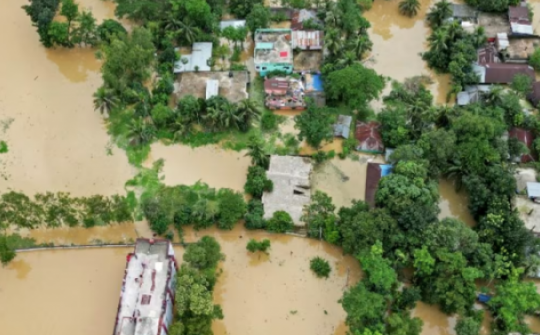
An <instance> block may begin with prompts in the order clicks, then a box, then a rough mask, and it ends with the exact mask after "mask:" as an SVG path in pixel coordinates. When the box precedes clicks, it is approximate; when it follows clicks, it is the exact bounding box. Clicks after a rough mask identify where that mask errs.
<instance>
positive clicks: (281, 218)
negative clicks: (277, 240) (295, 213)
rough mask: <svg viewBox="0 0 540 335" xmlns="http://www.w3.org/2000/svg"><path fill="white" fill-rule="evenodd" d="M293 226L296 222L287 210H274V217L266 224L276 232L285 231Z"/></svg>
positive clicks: (268, 228) (267, 227)
mask: <svg viewBox="0 0 540 335" xmlns="http://www.w3.org/2000/svg"><path fill="white" fill-rule="evenodd" d="M293 228H294V223H293V221H292V218H291V216H290V215H289V213H287V212H285V211H277V212H274V215H272V218H271V219H270V220H268V222H267V225H266V229H267V230H269V231H271V232H274V233H285V232H287V231H288V230H292V229H293Z"/></svg>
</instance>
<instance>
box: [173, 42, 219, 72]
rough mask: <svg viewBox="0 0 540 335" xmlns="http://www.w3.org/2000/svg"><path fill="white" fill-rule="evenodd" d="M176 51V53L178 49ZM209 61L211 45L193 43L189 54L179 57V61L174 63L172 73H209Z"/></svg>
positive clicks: (208, 43) (207, 43)
mask: <svg viewBox="0 0 540 335" xmlns="http://www.w3.org/2000/svg"><path fill="white" fill-rule="evenodd" d="M176 51H177V52H178V49H176ZM210 59H212V43H210V42H197V43H193V46H192V48H191V54H189V55H180V59H179V60H178V61H176V62H175V63H174V70H173V71H174V73H181V72H193V71H195V72H200V71H210V70H211V68H210V66H209V65H208V63H209V60H210Z"/></svg>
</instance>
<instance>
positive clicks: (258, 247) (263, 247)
mask: <svg viewBox="0 0 540 335" xmlns="http://www.w3.org/2000/svg"><path fill="white" fill-rule="evenodd" d="M246 249H247V250H248V251H249V252H257V251H261V252H264V253H267V252H268V249H270V240H269V239H264V240H262V241H260V242H258V241H257V240H255V239H253V238H252V239H251V240H249V242H248V243H247V245H246Z"/></svg>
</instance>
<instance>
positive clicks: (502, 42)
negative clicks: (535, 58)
mask: <svg viewBox="0 0 540 335" xmlns="http://www.w3.org/2000/svg"><path fill="white" fill-rule="evenodd" d="M499 35H500V36H497V44H498V45H499V51H500V52H501V55H502V58H503V59H504V61H505V62H508V63H523V64H526V63H528V62H529V58H530V57H531V56H532V54H533V53H534V49H536V48H537V47H538V46H539V45H540V39H539V38H538V37H534V36H531V37H522V38H508V36H506V34H499Z"/></svg>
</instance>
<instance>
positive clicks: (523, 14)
mask: <svg viewBox="0 0 540 335" xmlns="http://www.w3.org/2000/svg"><path fill="white" fill-rule="evenodd" d="M508 20H509V21H510V30H511V31H512V35H518V36H523V35H525V36H527V35H534V30H533V26H532V23H531V19H530V16H529V8H527V6H526V5H525V6H510V7H508Z"/></svg>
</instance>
